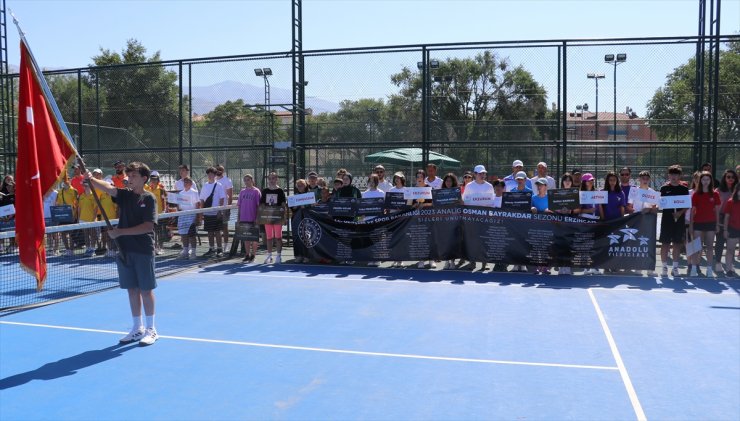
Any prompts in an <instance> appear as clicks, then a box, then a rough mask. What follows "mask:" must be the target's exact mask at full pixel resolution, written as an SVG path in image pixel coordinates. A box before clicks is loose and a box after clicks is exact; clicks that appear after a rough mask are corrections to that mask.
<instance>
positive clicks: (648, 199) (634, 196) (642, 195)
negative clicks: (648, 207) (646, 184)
mask: <svg viewBox="0 0 740 421" xmlns="http://www.w3.org/2000/svg"><path fill="white" fill-rule="evenodd" d="M635 202H642V203H650V204H653V205H658V204H660V192H656V191H655V190H648V189H635V188H633V189H631V190H630V197H629V203H635Z"/></svg>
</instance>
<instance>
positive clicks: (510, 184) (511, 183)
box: [504, 180, 517, 191]
mask: <svg viewBox="0 0 740 421" xmlns="http://www.w3.org/2000/svg"><path fill="white" fill-rule="evenodd" d="M516 186H517V183H516V180H506V181H504V191H512V190H514V189H515V188H516Z"/></svg>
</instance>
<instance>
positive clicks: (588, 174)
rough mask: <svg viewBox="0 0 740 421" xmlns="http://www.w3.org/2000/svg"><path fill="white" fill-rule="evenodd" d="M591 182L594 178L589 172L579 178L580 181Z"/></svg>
mask: <svg viewBox="0 0 740 421" xmlns="http://www.w3.org/2000/svg"><path fill="white" fill-rule="evenodd" d="M593 180H594V176H593V174H591V173H590V172H587V173H586V174H583V175H582V176H581V181H593Z"/></svg>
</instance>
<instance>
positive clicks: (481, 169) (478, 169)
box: [473, 165, 488, 174]
mask: <svg viewBox="0 0 740 421" xmlns="http://www.w3.org/2000/svg"><path fill="white" fill-rule="evenodd" d="M473 172H474V173H476V174H480V173H486V174H488V171H486V167H484V166H483V165H476V166H475V168H473Z"/></svg>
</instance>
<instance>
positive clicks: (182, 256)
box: [177, 249, 190, 259]
mask: <svg viewBox="0 0 740 421" xmlns="http://www.w3.org/2000/svg"><path fill="white" fill-rule="evenodd" d="M188 256H190V249H182V251H180V253H179V254H178V255H177V257H178V258H180V259H187V258H188Z"/></svg>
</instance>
